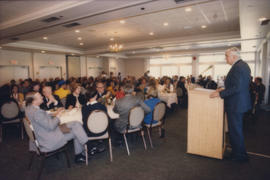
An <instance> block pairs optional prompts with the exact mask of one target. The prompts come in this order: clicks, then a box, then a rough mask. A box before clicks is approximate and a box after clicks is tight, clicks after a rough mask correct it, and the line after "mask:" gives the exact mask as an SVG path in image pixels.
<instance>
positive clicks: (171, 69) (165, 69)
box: [161, 66, 178, 77]
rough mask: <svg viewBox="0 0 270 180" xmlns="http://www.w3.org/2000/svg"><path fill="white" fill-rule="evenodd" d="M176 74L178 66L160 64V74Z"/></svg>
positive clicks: (170, 75)
mask: <svg viewBox="0 0 270 180" xmlns="http://www.w3.org/2000/svg"><path fill="white" fill-rule="evenodd" d="M174 75H178V66H161V76H169V77H172V76H174Z"/></svg>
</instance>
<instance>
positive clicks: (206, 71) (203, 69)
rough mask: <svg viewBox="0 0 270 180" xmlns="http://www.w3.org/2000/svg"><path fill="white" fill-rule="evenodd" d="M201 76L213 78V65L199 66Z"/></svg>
mask: <svg viewBox="0 0 270 180" xmlns="http://www.w3.org/2000/svg"><path fill="white" fill-rule="evenodd" d="M199 75H203V76H212V77H213V65H208V64H203V65H202V64H200V65H199Z"/></svg>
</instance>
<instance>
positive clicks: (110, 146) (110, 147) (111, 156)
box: [109, 138, 113, 162]
mask: <svg viewBox="0 0 270 180" xmlns="http://www.w3.org/2000/svg"><path fill="white" fill-rule="evenodd" d="M109 151H110V161H111V162H113V154H112V140H111V138H109Z"/></svg>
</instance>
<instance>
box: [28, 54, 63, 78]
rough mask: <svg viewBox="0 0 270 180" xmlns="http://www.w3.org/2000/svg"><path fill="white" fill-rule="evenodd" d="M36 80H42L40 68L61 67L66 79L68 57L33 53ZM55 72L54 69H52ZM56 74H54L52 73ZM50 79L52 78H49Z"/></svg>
mask: <svg viewBox="0 0 270 180" xmlns="http://www.w3.org/2000/svg"><path fill="white" fill-rule="evenodd" d="M33 59H34V60H33V62H34V77H33V78H34V79H37V78H41V74H40V67H41V66H43V67H51V68H53V67H60V68H61V73H62V77H63V78H66V57H65V55H64V54H42V53H33ZM55 70H56V69H55ZM52 71H53V69H52ZM52 74H54V72H52ZM47 78H50V77H47Z"/></svg>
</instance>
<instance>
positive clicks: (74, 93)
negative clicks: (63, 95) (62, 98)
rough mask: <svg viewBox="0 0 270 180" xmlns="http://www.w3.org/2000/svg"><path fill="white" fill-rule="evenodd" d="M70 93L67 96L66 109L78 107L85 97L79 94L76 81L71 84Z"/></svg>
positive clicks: (79, 88)
mask: <svg viewBox="0 0 270 180" xmlns="http://www.w3.org/2000/svg"><path fill="white" fill-rule="evenodd" d="M70 87H71V94H69V95H68V96H67V101H66V106H65V107H66V109H72V108H80V107H82V106H83V105H85V103H86V100H85V97H84V96H83V95H82V94H81V87H80V85H79V84H78V83H72V84H71V86H70Z"/></svg>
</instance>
